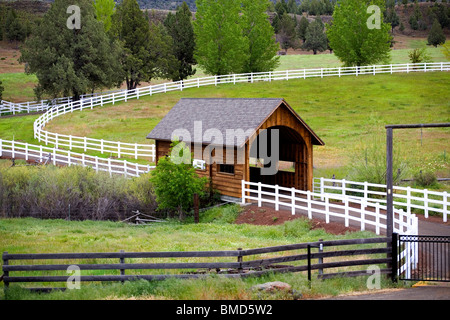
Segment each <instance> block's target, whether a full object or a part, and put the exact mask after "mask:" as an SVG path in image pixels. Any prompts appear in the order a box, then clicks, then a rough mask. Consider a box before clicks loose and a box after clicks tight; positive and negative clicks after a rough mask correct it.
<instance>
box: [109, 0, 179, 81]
mask: <svg viewBox="0 0 450 320" xmlns="http://www.w3.org/2000/svg"><path fill="white" fill-rule="evenodd" d="M111 32H112V34H113V35H114V37H115V38H117V39H118V40H119V41H120V42H121V43H122V45H123V48H124V54H123V55H122V57H121V59H120V63H121V66H122V67H121V69H122V70H123V74H124V78H125V81H126V84H127V89H128V90H132V89H135V88H136V87H137V86H138V85H139V84H140V83H141V82H143V81H146V82H150V81H151V80H152V79H154V78H157V77H159V78H165V79H172V78H173V77H175V72H176V71H175V67H176V59H175V56H174V55H173V49H172V46H171V42H172V41H171V39H170V36H169V35H168V34H167V32H166V31H165V29H164V28H163V27H162V26H159V25H153V24H152V26H150V24H149V22H148V19H147V18H146V17H145V16H144V13H143V12H142V11H141V10H140V8H139V4H138V3H137V1H136V0H124V1H123V2H122V4H120V5H119V6H118V7H117V9H116V12H115V13H114V15H113V17H112V27H111Z"/></svg>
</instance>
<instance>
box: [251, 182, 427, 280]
mask: <svg viewBox="0 0 450 320" xmlns="http://www.w3.org/2000/svg"><path fill="white" fill-rule="evenodd" d="M320 199H323V200H320ZM247 200H250V201H254V202H257V204H258V206H259V207H260V206H261V205H262V203H269V204H272V205H274V206H275V210H280V207H285V208H288V209H290V210H291V212H292V214H293V215H295V214H297V212H298V211H301V212H303V213H305V214H307V216H308V218H309V219H312V218H313V216H314V217H318V218H323V217H325V222H326V223H329V222H330V217H334V218H338V219H339V220H340V221H342V220H343V221H344V223H345V226H346V227H348V226H349V224H350V221H353V222H356V223H358V224H359V225H360V227H361V230H366V227H372V228H374V230H375V232H376V234H378V235H379V234H380V232H381V230H384V231H386V221H387V219H386V213H385V210H386V207H384V206H382V205H380V204H379V203H377V202H376V203H370V202H365V201H364V200H362V199H354V198H352V197H349V196H342V195H339V194H321V193H315V192H311V191H302V190H297V189H295V188H285V187H280V186H278V185H275V186H274V185H267V184H262V183H260V182H258V183H255V182H247V181H244V180H242V203H243V204H245V203H246V202H247ZM393 223H394V228H393V232H396V233H399V234H403V235H417V234H418V228H419V226H418V218H417V217H416V215H415V214H410V213H407V212H404V211H403V210H402V209H394V219H393ZM406 257H407V258H406ZM418 258H419V253H418V246H417V244H408V245H407V246H405V248H403V249H402V250H401V251H400V252H399V254H398V256H397V261H398V274H402V273H404V272H406V274H410V273H411V270H413V269H415V268H416V267H417V261H418Z"/></svg>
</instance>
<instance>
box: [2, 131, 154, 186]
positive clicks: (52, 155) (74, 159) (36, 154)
mask: <svg viewBox="0 0 450 320" xmlns="http://www.w3.org/2000/svg"><path fill="white" fill-rule="evenodd" d="M0 158H12V159H17V158H19V159H25V160H27V161H36V162H38V163H44V164H53V165H64V166H73V165H79V166H83V167H91V168H93V169H94V170H95V171H96V172H99V171H104V172H109V174H110V175H112V174H121V175H124V176H125V177H138V176H140V175H142V174H144V173H148V172H150V170H152V169H153V168H154V167H152V166H150V165H142V164H137V163H131V162H129V161H126V160H117V159H110V158H108V159H105V158H100V157H97V156H89V155H86V154H84V153H75V152H72V151H69V150H61V149H56V148H49V147H45V146H42V145H34V144H29V143H23V142H17V141H10V140H2V139H0Z"/></svg>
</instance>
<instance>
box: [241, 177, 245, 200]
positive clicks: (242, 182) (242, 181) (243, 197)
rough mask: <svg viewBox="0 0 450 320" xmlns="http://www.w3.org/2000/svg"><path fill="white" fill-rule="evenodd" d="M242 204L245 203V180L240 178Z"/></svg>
mask: <svg viewBox="0 0 450 320" xmlns="http://www.w3.org/2000/svg"><path fill="white" fill-rule="evenodd" d="M241 192H242V204H245V181H244V180H241Z"/></svg>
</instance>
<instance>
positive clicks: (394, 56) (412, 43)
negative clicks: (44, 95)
mask: <svg viewBox="0 0 450 320" xmlns="http://www.w3.org/2000/svg"><path fill="white" fill-rule="evenodd" d="M406 42H407V43H406V46H408V48H409V49H395V50H392V51H391V61H390V62H389V63H393V64H396V63H407V62H409V57H408V52H409V51H410V50H411V49H414V48H420V47H425V46H426V42H427V41H426V40H424V39H414V38H412V39H409V40H406ZM299 52H300V51H298V52H296V53H299ZM427 52H428V54H429V56H430V57H431V61H432V62H441V61H446V59H445V56H444V54H443V53H442V51H441V48H439V47H438V48H434V47H430V46H428V47H427ZM341 65H342V63H341V62H340V61H339V59H338V58H337V57H336V56H335V55H334V54H330V53H329V51H326V52H323V53H320V54H317V55H313V54H290V55H286V56H280V65H279V66H278V68H277V70H295V69H304V68H307V69H309V68H329V67H339V66H341ZM205 76H208V75H207V74H205V73H204V71H203V70H201V69H200V68H197V72H196V74H195V75H194V76H192V77H191V78H197V77H205ZM0 80H1V81H3V86H4V87H5V91H4V93H3V99H4V100H7V101H13V102H26V101H34V100H36V97H35V96H34V91H33V88H34V86H35V85H36V84H37V78H36V76H35V75H26V74H24V73H0ZM167 81H168V80H163V79H155V80H152V84H156V83H162V82H167Z"/></svg>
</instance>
